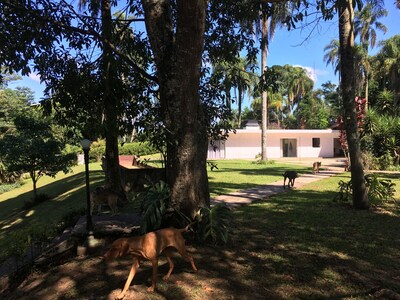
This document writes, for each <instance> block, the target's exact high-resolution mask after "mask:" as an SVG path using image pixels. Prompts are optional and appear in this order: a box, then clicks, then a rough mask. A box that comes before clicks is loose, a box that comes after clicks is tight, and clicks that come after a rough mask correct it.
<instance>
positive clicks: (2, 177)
mask: <svg viewBox="0 0 400 300" xmlns="http://www.w3.org/2000/svg"><path fill="white" fill-rule="evenodd" d="M21 177H22V173H21V172H10V171H8V170H7V167H6V166H5V165H4V164H3V163H2V162H1V161H0V183H7V184H12V183H16V182H18V181H19V180H20V179H21Z"/></svg>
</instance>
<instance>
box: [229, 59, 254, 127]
mask: <svg viewBox="0 0 400 300" xmlns="http://www.w3.org/2000/svg"><path fill="white" fill-rule="evenodd" d="M253 66H254V63H253V62H250V61H248V60H247V59H244V58H241V57H240V58H239V59H238V61H237V63H236V65H233V66H231V68H230V72H231V75H230V77H231V79H232V86H233V87H234V88H235V92H237V93H236V98H237V101H238V124H237V125H238V128H240V126H241V123H242V104H243V99H244V96H245V95H246V93H247V94H249V95H251V94H252V91H253V87H254V86H255V84H256V81H257V75H256V74H255V73H254V72H252V69H253Z"/></svg>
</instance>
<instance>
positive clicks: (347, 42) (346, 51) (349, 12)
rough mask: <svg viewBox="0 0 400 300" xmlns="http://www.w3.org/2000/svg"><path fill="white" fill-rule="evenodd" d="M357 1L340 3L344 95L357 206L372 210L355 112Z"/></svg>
mask: <svg viewBox="0 0 400 300" xmlns="http://www.w3.org/2000/svg"><path fill="white" fill-rule="evenodd" d="M353 5H355V3H353V0H338V1H337V7H338V14H339V42H340V51H339V53H340V74H341V92H342V98H343V104H344V126H345V129H346V135H347V143H348V146H349V154H350V164H351V180H352V182H353V206H354V207H355V208H358V209H367V208H369V201H368V191H367V187H366V184H365V180H364V170H363V164H362V161H361V149H360V137H359V132H358V124H357V113H356V108H355V101H354V99H355V96H356V95H355V85H356V82H355V74H356V69H355V48H354V10H353V8H354V7H353Z"/></svg>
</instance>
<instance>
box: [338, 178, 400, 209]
mask: <svg viewBox="0 0 400 300" xmlns="http://www.w3.org/2000/svg"><path fill="white" fill-rule="evenodd" d="M365 184H366V186H367V188H368V198H369V199H370V201H372V202H382V201H389V200H394V194H395V189H394V186H395V183H393V182H392V181H391V180H389V179H379V177H378V175H376V174H367V175H365ZM338 187H339V192H338V194H337V195H336V196H335V199H334V200H335V201H343V202H346V201H350V200H351V199H352V194H353V184H352V182H351V180H350V181H347V182H346V181H343V180H340V181H339V183H338Z"/></svg>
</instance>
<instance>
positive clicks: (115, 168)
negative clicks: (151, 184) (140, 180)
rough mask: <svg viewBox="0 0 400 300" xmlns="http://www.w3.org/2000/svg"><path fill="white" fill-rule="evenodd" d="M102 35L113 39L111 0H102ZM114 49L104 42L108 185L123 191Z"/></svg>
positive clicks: (103, 65)
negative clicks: (113, 89) (114, 87)
mask: <svg viewBox="0 0 400 300" xmlns="http://www.w3.org/2000/svg"><path fill="white" fill-rule="evenodd" d="M101 20H102V28H101V29H102V36H103V38H104V39H105V40H106V41H111V40H112V32H113V25H112V16H111V4H110V0H101ZM114 72H115V68H114V66H113V56H112V49H111V48H110V46H109V44H108V43H104V44H103V59H102V76H103V78H102V83H103V104H104V112H105V125H106V126H105V128H106V132H105V137H106V168H105V171H106V172H105V173H106V176H105V177H106V186H108V187H110V188H111V189H113V190H115V191H117V192H122V185H121V175H120V168H119V157H118V100H117V99H116V97H115V96H114V95H113V93H112V91H111V88H112V87H111V78H112V76H115V74H114Z"/></svg>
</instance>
